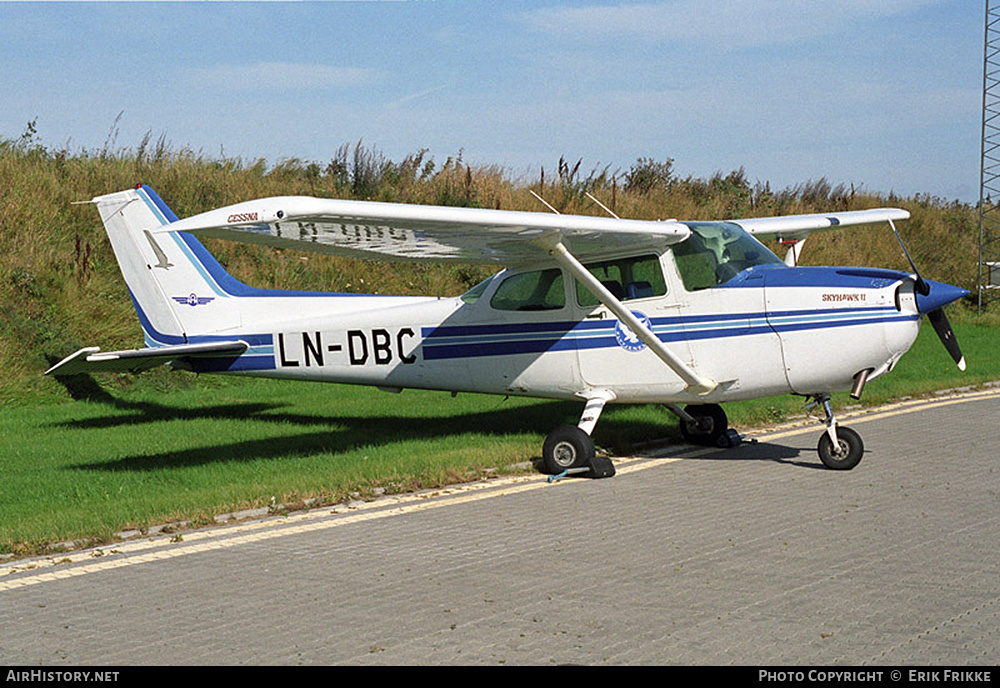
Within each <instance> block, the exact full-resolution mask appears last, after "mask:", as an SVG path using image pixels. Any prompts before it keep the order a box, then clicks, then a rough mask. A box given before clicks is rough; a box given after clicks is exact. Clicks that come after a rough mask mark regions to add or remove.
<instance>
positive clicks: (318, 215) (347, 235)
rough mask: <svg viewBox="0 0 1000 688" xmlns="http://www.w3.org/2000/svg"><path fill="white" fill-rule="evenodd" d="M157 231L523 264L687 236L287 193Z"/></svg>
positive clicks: (638, 223)
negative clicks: (554, 249)
mask: <svg viewBox="0 0 1000 688" xmlns="http://www.w3.org/2000/svg"><path fill="white" fill-rule="evenodd" d="M155 231H156V232H192V233H194V234H197V235H200V236H207V237H218V238H224V239H230V240H235V241H243V242H248V243H258V244H267V245H270V246H277V247H282V248H295V249H299V250H307V251H318V252H322V253H335V254H339V255H348V256H353V257H357V258H366V259H379V260H411V261H412V260H422V261H442V262H445V261H453V262H462V263H480V264H489V263H493V264H500V265H519V264H526V263H532V262H537V261H539V260H545V259H547V257H548V256H547V251H548V250H550V249H551V246H552V245H554V244H555V243H557V242H562V243H563V244H564V245H565V246H566V247H567V248H568V249H569V250H571V251H572V252H573V255H575V256H576V257H577V258H579V259H581V260H587V259H589V258H592V257H599V256H604V255H607V254H608V253H609V252H614V251H618V250H628V251H632V250H657V249H661V248H662V247H663V246H665V245H668V244H673V243H677V242H679V241H683V240H684V239H686V238H687V236H688V234H689V233H690V230H689V229H688V228H687V226H685V225H684V224H683V223H680V222H677V221H673V220H671V221H665V222H656V221H647V220H622V219H617V218H608V217H590V216H584V215H557V214H552V213H535V212H519V211H510V210H489V209H483V208H452V207H442V206H425V205H409V204H400V203H379V202H373V201H348V200H338V199H321V198H311V197H306V196H279V197H272V198H264V199H260V200H256V201H246V202H243V203H237V204H236V205H231V206H227V207H224V208H219V209H216V210H211V211H209V212H206V213H202V214H200V215H194V216H192V217H189V218H185V219H183V220H180V221H178V222H173V223H170V224H169V225H165V226H163V227H162V228H159V229H157V230H155Z"/></svg>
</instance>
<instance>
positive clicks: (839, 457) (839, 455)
mask: <svg viewBox="0 0 1000 688" xmlns="http://www.w3.org/2000/svg"><path fill="white" fill-rule="evenodd" d="M816 449H817V451H818V452H819V459H820V461H822V462H823V464H824V465H825V466H826V467H827V468H832V469H833V470H835V471H849V470H851V469H852V468H854V467H855V466H857V465H858V463H859V462H860V461H861V457H862V456H864V453H865V443H864V442H862V441H861V435H859V434H858V433H856V432H854V431H853V430H851V429H850V428H841V427H838V428H837V446H836V447H834V446H833V440H831V439H830V434H829V433H826V432H824V433H823V434H822V435H821V436H820V438H819V446H818V447H817V448H816Z"/></svg>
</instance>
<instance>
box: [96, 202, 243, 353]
mask: <svg viewBox="0 0 1000 688" xmlns="http://www.w3.org/2000/svg"><path fill="white" fill-rule="evenodd" d="M93 202H94V203H95V204H96V205H97V209H98V212H100V214H101V220H102V221H103V222H104V227H105V229H106V230H107V233H108V238H109V239H110V240H111V246H112V248H113V249H114V252H115V258H117V260H118V265H119V267H120V268H121V271H122V276H123V277H124V278H125V283H126V285H127V286H128V289H129V293H130V295H131V297H132V300H133V302H134V304H135V309H136V313H137V314H138V316H139V321H140V323H141V324H142V329H143V333H144V335H145V339H146V345H147V346H164V345H173V344H184V343H186V342H187V341H188V338H189V337H190V336H191V335H196V334H207V333H226V332H233V331H235V330H236V329H237V328H238V327H239V325H240V314H239V310H238V309H237V308H236V307H235V304H233V303H232V302H231V301H230V298H229V294H227V293H226V292H225V291H224V290H223V289H221V288H220V287H219V284H218V280H217V279H216V278H217V277H218V276H219V274H220V271H221V267H220V266H219V265H218V263H215V262H214V260H213V261H212V262H213V263H214V265H211V266H206V265H205V264H204V262H203V259H202V258H200V257H199V254H202V255H206V256H207V252H206V251H205V250H204V248H203V247H202V246H201V244H200V243H198V242H197V240H196V239H194V238H193V237H190V236H187V235H181V234H160V235H158V236H154V235H153V233H152V231H151V230H154V229H156V228H158V227H161V226H162V225H165V224H167V223H169V222H172V221H174V220H176V219H177V218H176V216H175V215H174V214H173V213H172V212H171V211H170V209H169V208H167V207H166V205H164V204H163V201H161V200H160V199H159V197H158V196H157V195H156V194H155V193H154V192H153V191H152V189H149V188H148V187H144V186H141V187H137V188H135V189H130V190H128V191H121V192H118V193H113V194H108V195H106V196H98V197H97V198H94V199H93ZM210 269H211V270H213V271H214V272H215V273H216V276H215V277H213V275H212V274H210V272H209V270H210ZM226 277H229V276H228V275H226ZM230 279H232V278H230Z"/></svg>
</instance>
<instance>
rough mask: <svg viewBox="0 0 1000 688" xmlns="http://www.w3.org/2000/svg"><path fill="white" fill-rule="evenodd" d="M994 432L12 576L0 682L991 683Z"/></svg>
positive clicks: (749, 454)
mask: <svg viewBox="0 0 1000 688" xmlns="http://www.w3.org/2000/svg"><path fill="white" fill-rule="evenodd" d="M998 417H1000V392H998V391H997V390H994V391H992V392H988V393H984V394H978V395H973V396H970V397H966V398H964V399H960V400H958V399H952V400H948V402H942V401H941V400H939V401H938V402H937V403H936V404H921V405H920V406H919V407H918V406H915V405H910V406H905V405H904V406H902V407H898V408H895V409H891V410H888V411H885V412H880V413H869V414H867V415H865V416H862V417H859V418H855V419H853V420H851V421H849V422H848V424H850V425H851V426H853V427H855V428H856V429H857V430H858V431H859V432H861V434H862V435H863V436H864V438H865V440H866V445H867V453H866V456H865V459H864V461H862V463H861V465H860V466H859V467H858V468H856V469H855V470H853V471H850V472H835V471H829V470H826V469H824V468H822V465H821V464H820V463H819V460H818V458H817V457H816V453H815V444H816V441H817V438H818V434H819V428H818V427H817V426H809V427H808V428H806V429H805V430H803V429H794V428H793V429H786V430H785V431H784V432H771V433H768V434H763V433H762V434H759V435H758V437H759V438H760V442H759V443H757V444H746V445H743V446H741V447H739V448H736V449H730V450H725V451H722V450H701V451H690V450H688V451H684V450H678V449H677V448H675V449H674V450H671V451H667V452H661V453H662V454H663V455H662V456H660V457H657V458H640V459H633V460H620V461H619V462H618V464H617V465H618V470H619V474H618V475H617V476H616V477H614V478H612V479H609V480H587V479H566V480H562V481H559V482H555V483H551V484H550V483H548V482H546V481H545V479H544V478H541V477H538V476H533V477H531V478H528V479H520V480H503V481H500V480H497V481H493V482H490V483H487V484H481V485H470V486H464V487H462V488H457V489H454V490H450V491H447V492H441V493H437V494H434V495H422V496H410V497H405V498H398V499H385V500H382V501H379V502H373V503H369V504H366V505H361V506H357V507H355V508H341V509H339V510H338V511H337V512H336V513H332V512H331V509H323V510H318V511H314V512H311V513H308V514H301V515H295V516H291V517H287V518H283V519H277V520H268V521H261V522H253V523H243V524H240V525H237V526H230V527H227V528H217V529H213V530H206V531H197V532H189V533H185V534H184V536H183V539H182V540H181V541H179V542H171V541H170V538H169V537H167V536H164V537H160V538H158V539H151V540H142V541H134V542H130V543H127V544H123V545H120V546H118V547H117V548H116V551H111V550H106V551H103V552H87V553H82V554H77V555H74V556H73V557H70V558H69V559H70V560H69V561H67V562H65V563H61V564H57V565H52V564H51V563H49V562H45V561H35V562H16V563H15V564H14V565H13V566H10V565H9V566H6V567H3V568H0V623H2V628H3V633H2V634H0V664H32V665H34V664H41V665H56V664H61V665H67V664H70V665H119V666H120V665H145V664H456V663H462V664H487V665H488V664H504V663H506V664H692V665H697V664H711V665H719V664H744V665H746V664H750V665H801V664H808V665H833V664H850V665H901V664H914V665H923V666H927V665H996V664H997V663H998V660H1000V587H998V585H997V582H998V581H1000V557H998V553H997V543H998V542H1000V466H998V448H997V444H998V439H1000V437H998V433H997V419H998ZM98 555H100V556H98ZM29 564H32V565H34V566H36V567H35V568H27V566H28V565H29Z"/></svg>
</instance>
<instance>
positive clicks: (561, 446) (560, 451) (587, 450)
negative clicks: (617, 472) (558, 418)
mask: <svg viewBox="0 0 1000 688" xmlns="http://www.w3.org/2000/svg"><path fill="white" fill-rule="evenodd" d="M593 458H594V441H593V440H592V439H590V435H588V434H587V433H585V432H584V431H583V430H581V429H580V428H578V427H576V426H575V425H561V426H559V427H558V428H556V429H555V430H553V431H552V432H550V433H549V436H548V437H546V438H545V445H544V446H543V447H542V464H543V466H544V467H545V472H546V473H549V474H550V475H558V474H559V473H562V472H563V471H565V470H567V469H569V468H582V467H584V466H590V464H591V461H592V460H593Z"/></svg>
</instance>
